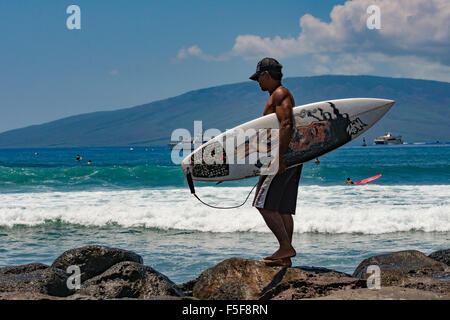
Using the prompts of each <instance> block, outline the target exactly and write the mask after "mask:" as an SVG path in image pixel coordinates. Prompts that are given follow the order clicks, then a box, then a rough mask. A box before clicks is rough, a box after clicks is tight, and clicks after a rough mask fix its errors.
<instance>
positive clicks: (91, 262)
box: [52, 245, 143, 282]
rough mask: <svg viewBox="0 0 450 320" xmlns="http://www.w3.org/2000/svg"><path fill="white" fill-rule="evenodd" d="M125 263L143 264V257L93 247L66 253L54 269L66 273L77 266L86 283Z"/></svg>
mask: <svg viewBox="0 0 450 320" xmlns="http://www.w3.org/2000/svg"><path fill="white" fill-rule="evenodd" d="M123 261H133V262H136V263H140V264H142V263H143V260H142V257H141V256H139V255H138V254H136V253H134V252H132V251H127V250H122V249H116V248H109V247H104V246H98V245H92V246H85V247H81V248H76V249H71V250H68V251H66V252H64V253H63V254H62V255H61V256H59V257H58V258H57V259H56V260H55V261H54V262H53V264H52V267H55V268H59V269H62V270H65V271H66V270H67V268H68V267H69V266H71V265H76V266H78V267H79V268H80V270H81V282H84V281H86V280H87V279H90V278H92V277H95V276H97V275H99V274H101V273H103V272H105V271H106V270H107V269H109V268H110V267H112V266H113V265H115V264H117V263H119V262H123Z"/></svg>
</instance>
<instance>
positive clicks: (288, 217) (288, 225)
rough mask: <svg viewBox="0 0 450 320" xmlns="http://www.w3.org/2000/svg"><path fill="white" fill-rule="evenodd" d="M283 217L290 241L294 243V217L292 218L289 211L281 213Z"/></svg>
mask: <svg viewBox="0 0 450 320" xmlns="http://www.w3.org/2000/svg"><path fill="white" fill-rule="evenodd" d="M280 216H281V219H282V220H283V223H284V228H285V229H286V232H287V234H288V237H289V243H290V244H291V245H292V234H293V233H294V219H292V215H291V214H289V213H284V214H283V213H281V214H280Z"/></svg>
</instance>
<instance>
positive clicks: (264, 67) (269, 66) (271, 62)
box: [250, 58, 283, 81]
mask: <svg viewBox="0 0 450 320" xmlns="http://www.w3.org/2000/svg"><path fill="white" fill-rule="evenodd" d="M281 68H283V66H282V65H281V64H280V63H279V62H278V61H277V60H275V59H274V58H264V59H262V60H261V61H259V62H258V65H257V66H256V72H255V73H254V74H253V75H252V76H251V77H250V80H255V81H257V80H258V77H259V75H260V74H261V73H262V72H264V71H269V70H273V71H281Z"/></svg>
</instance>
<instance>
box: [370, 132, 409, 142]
mask: <svg viewBox="0 0 450 320" xmlns="http://www.w3.org/2000/svg"><path fill="white" fill-rule="evenodd" d="M373 142H375V144H403V140H402V136H394V135H392V133H390V132H388V133H386V135H384V136H381V137H378V138H375V139H374V140H373Z"/></svg>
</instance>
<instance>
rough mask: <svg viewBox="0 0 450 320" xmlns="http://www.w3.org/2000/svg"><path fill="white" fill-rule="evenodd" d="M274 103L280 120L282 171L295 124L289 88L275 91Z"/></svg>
mask: <svg viewBox="0 0 450 320" xmlns="http://www.w3.org/2000/svg"><path fill="white" fill-rule="evenodd" d="M274 103H275V106H276V107H275V113H276V115H277V118H278V121H279V122H280V132H279V152H280V158H279V159H280V164H279V167H280V170H279V171H278V172H279V173H282V172H283V171H284V170H285V169H286V163H285V157H284V155H285V154H286V152H287V150H288V147H289V143H290V142H291V138H292V128H293V126H294V124H293V123H292V108H293V107H294V106H293V105H292V100H291V98H290V95H289V93H288V91H287V89H284V90H279V91H278V92H275V93H274Z"/></svg>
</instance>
